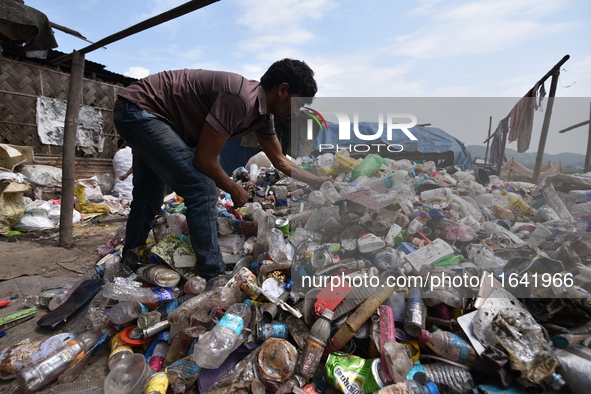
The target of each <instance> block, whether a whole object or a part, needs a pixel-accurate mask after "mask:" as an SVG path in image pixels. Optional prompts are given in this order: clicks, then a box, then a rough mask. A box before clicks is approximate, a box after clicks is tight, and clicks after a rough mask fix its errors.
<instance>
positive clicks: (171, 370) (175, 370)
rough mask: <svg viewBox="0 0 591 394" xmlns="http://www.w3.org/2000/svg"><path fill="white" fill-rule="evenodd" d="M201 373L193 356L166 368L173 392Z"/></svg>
mask: <svg viewBox="0 0 591 394" xmlns="http://www.w3.org/2000/svg"><path fill="white" fill-rule="evenodd" d="M253 165H254V164H253ZM199 371H201V368H200V367H199V366H198V365H197V364H195V363H194V362H193V359H192V356H186V357H185V358H182V359H180V360H177V361H175V362H174V363H172V364H170V365H169V366H168V367H167V368H166V374H167V375H168V381H169V383H170V388H171V389H172V392H173V393H179V394H183V393H185V391H186V390H187V389H188V388H189V387H191V386H192V385H193V384H194V383H195V381H196V380H197V377H198V376H199Z"/></svg>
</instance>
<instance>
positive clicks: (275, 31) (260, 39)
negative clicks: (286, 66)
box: [236, 0, 337, 57]
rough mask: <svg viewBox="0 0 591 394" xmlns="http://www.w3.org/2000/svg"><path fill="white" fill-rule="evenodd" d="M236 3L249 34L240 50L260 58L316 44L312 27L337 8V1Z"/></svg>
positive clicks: (265, 0) (252, 0)
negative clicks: (276, 52)
mask: <svg viewBox="0 0 591 394" xmlns="http://www.w3.org/2000/svg"><path fill="white" fill-rule="evenodd" d="M236 4H237V5H238V6H241V7H242V8H243V9H244V12H243V13H242V15H241V16H240V17H239V18H238V23H239V24H241V25H243V26H245V27H246V28H247V29H248V31H249V33H250V35H248V36H246V37H244V38H243V39H242V40H241V41H240V42H239V45H238V47H239V51H240V52H246V53H257V54H261V56H264V55H262V54H264V53H268V52H269V51H277V50H279V48H288V49H293V48H297V47H301V46H303V45H305V44H307V43H310V42H313V41H314V39H315V38H316V36H315V34H314V33H313V31H312V30H311V29H310V28H309V25H310V24H312V23H317V22H318V20H320V19H322V18H324V17H325V16H326V15H327V13H329V12H330V11H331V10H332V9H334V8H335V7H336V6H337V2H336V1H335V0H274V1H270V0H245V1H241V2H239V3H236ZM282 52H284V53H285V52H292V51H291V50H289V51H286V50H283V51H282ZM240 54H241V53H239V54H238V55H240ZM288 56H289V57H293V55H288ZM266 57H268V56H266Z"/></svg>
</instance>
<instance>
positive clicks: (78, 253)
mask: <svg viewBox="0 0 591 394" xmlns="http://www.w3.org/2000/svg"><path fill="white" fill-rule="evenodd" d="M124 221H125V218H108V219H106V220H103V221H96V220H95V221H94V222H91V223H86V224H81V225H77V226H76V227H74V230H73V240H74V242H73V245H72V246H71V247H69V248H63V247H59V246H58V242H59V229H54V230H45V231H36V232H29V233H25V234H21V235H15V236H10V237H2V236H0V300H8V299H11V298H14V297H15V296H18V298H16V299H13V300H12V301H11V303H10V304H9V305H8V306H6V307H4V308H1V309H0V318H2V317H6V316H8V315H10V314H13V313H15V312H18V311H21V310H23V306H22V304H21V302H20V300H19V299H22V297H23V296H24V295H27V294H39V293H40V292H42V291H44V290H47V289H51V288H59V287H62V286H63V284H64V283H65V282H66V281H68V280H69V279H70V278H76V277H78V276H79V275H80V274H81V273H85V272H87V271H88V270H89V269H91V268H92V267H93V266H94V265H95V264H96V262H97V261H98V260H99V259H100V258H99V256H98V254H97V252H96V249H97V247H99V246H101V245H103V244H104V242H105V240H106V239H107V237H108V236H109V234H110V233H112V232H115V231H117V229H118V228H119V227H120V226H121V224H123V223H124ZM47 312H48V311H47V310H45V309H42V308H38V310H37V314H36V316H35V317H34V318H33V319H31V320H28V321H25V322H23V323H21V324H19V325H18V326H15V327H12V328H8V329H6V330H5V332H6V335H5V336H4V337H2V338H0V349H3V348H5V347H8V346H12V345H15V344H18V343H20V342H23V341H34V340H40V339H46V338H48V337H49V336H51V335H55V334H58V333H60V332H65V331H68V329H69V327H71V325H72V324H74V319H72V321H71V322H66V323H64V324H63V325H62V326H61V327H58V328H57V329H56V330H50V329H43V328H41V327H39V326H37V324H36V323H37V321H38V320H39V319H40V318H41V317H42V316H44V315H45V314H46V313H47ZM108 352H109V351H108V349H106V348H105V349H102V350H101V352H99V353H98V354H97V355H96V356H95V357H94V358H93V360H92V361H91V363H90V365H89V366H88V367H87V368H86V369H85V370H84V372H83V376H84V378H85V379H91V378H97V379H104V377H105V376H106V374H107V373H108V370H107V367H106V359H107V357H108ZM11 383H12V380H6V381H3V380H0V393H2V392H5V390H6V389H7V388H8V387H9V386H10V384H11Z"/></svg>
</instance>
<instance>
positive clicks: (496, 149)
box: [490, 116, 509, 167]
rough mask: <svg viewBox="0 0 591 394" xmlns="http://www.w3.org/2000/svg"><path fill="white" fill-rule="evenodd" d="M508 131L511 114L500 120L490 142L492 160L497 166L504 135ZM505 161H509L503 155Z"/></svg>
mask: <svg viewBox="0 0 591 394" xmlns="http://www.w3.org/2000/svg"><path fill="white" fill-rule="evenodd" d="M507 133H509V116H507V117H505V119H502V120H501V121H500V122H499V124H498V126H497V128H496V129H495V132H494V133H493V139H492V142H491V144H490V162H491V164H492V165H493V166H495V167H496V166H497V164H498V163H499V153H500V152H501V147H502V145H503V135H504V134H507ZM505 161H507V159H506V158H505V157H503V162H505Z"/></svg>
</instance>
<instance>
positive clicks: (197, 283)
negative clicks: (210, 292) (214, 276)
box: [183, 276, 207, 295]
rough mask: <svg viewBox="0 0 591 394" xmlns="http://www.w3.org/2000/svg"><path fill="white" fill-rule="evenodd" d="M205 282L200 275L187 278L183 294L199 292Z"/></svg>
mask: <svg viewBox="0 0 591 394" xmlns="http://www.w3.org/2000/svg"><path fill="white" fill-rule="evenodd" d="M206 283H207V281H206V280H205V279H204V278H202V277H200V276H194V277H192V278H191V279H189V280H188V281H187V283H185V287H184V288H183V289H184V291H185V294H190V295H197V294H201V293H203V291H204V290H205V285H206Z"/></svg>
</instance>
